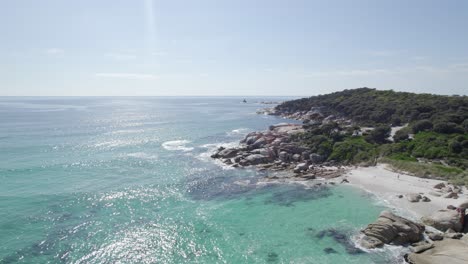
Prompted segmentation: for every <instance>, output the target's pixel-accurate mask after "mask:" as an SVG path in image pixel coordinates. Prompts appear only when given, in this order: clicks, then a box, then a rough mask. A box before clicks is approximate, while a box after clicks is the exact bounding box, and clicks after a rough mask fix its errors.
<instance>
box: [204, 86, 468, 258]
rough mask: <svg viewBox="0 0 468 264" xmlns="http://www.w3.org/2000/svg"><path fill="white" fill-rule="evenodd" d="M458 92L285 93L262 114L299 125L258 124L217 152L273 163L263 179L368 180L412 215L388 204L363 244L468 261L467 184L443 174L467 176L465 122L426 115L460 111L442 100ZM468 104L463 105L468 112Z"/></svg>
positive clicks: (254, 163) (256, 163) (243, 161)
mask: <svg viewBox="0 0 468 264" xmlns="http://www.w3.org/2000/svg"><path fill="white" fill-rule="evenodd" d="M402 98H406V99H402ZM423 99H424V100H425V101H423ZM449 99H450V98H449ZM379 100H380V101H379ZM431 100H432V101H431ZM450 100H452V99H450ZM457 100H458V101H460V102H459V104H458V105H461V106H463V105H467V106H468V104H467V100H466V98H461V99H460V98H454V99H453V100H452V101H447V97H440V96H433V97H430V100H428V97H426V96H420V95H416V94H408V93H395V92H393V91H391V92H389V91H376V90H375V89H368V88H362V89H356V90H345V91H343V92H338V93H333V94H329V95H323V96H316V97H311V98H304V99H299V100H294V101H288V102H284V103H282V104H280V105H278V106H276V107H273V108H267V109H262V110H259V111H258V112H257V113H258V114H267V115H275V116H281V117H283V118H285V119H294V120H300V121H302V124H297V123H294V124H292V123H280V124H277V125H272V126H270V127H269V128H268V129H267V130H265V131H260V132H251V133H249V134H247V135H246V136H245V137H244V138H243V139H242V140H241V141H240V142H239V145H238V146H237V147H234V148H223V147H220V148H219V149H217V151H216V152H215V153H213V155H212V156H211V157H212V158H214V159H219V160H220V161H222V162H223V163H224V164H226V165H229V166H232V167H236V168H241V167H253V168H256V169H258V170H266V171H267V172H268V173H266V176H265V179H264V181H310V182H311V183H314V184H315V185H320V184H322V183H323V181H318V180H317V179H320V180H325V183H329V184H337V183H350V184H352V185H355V186H358V187H361V188H364V189H365V190H368V191H370V192H372V193H373V194H375V195H376V196H378V197H380V198H381V199H383V200H385V201H388V202H389V203H390V205H392V206H393V207H395V208H396V209H397V211H402V212H408V214H407V215H408V217H407V218H404V217H401V216H398V215H396V214H394V213H392V212H388V211H384V212H382V213H381V215H380V216H379V217H378V219H377V220H376V221H375V222H374V223H372V224H369V226H367V227H366V228H365V229H363V230H362V234H363V238H362V239H361V240H360V246H361V247H363V248H367V249H374V248H378V247H382V246H384V245H386V244H392V245H401V246H404V247H406V248H409V249H410V250H411V253H409V254H407V255H406V256H405V260H406V261H407V262H409V263H413V264H426V263H468V234H466V232H467V231H468V228H467V226H468V225H467V224H465V223H467V221H468V219H467V218H468V217H467V216H466V214H465V211H466V208H467V207H468V202H464V201H468V196H467V195H466V192H467V191H466V188H465V187H464V186H460V185H457V184H449V183H448V182H447V181H446V180H440V179H441V178H444V179H447V178H450V177H453V178H455V177H458V178H457V180H460V181H459V182H463V181H465V182H467V181H466V178H467V176H466V171H464V169H463V168H464V166H466V165H464V164H466V158H464V157H466V156H465V155H464V153H465V152H466V153H468V152H467V150H468V140H467V134H466V133H464V132H463V128H460V126H462V123H463V121H464V120H461V121H459V120H458V121H456V122H457V123H453V125H452V124H451V126H453V127H452V128H453V129H452V128H447V127H444V128H441V127H442V126H439V127H435V123H434V124H431V122H433V121H432V119H429V118H433V119H434V120H435V121H434V122H439V121H440V120H442V119H444V118H447V116H450V115H452V112H453V109H449V110H447V109H446V106H444V104H451V103H453V101H457ZM406 101H408V102H406ZM389 102H390V103H389ZM415 103H416V104H415ZM418 103H420V105H419V106H417V107H415V105H418ZM423 104H428V105H427V107H426V106H425V107H421V105H423ZM430 104H432V105H430ZM352 107H356V108H359V109H352ZM405 108H406V109H405ZM411 109H412V110H411ZM460 109H465V108H463V107H462V108H460ZM467 109H468V108H467ZM363 110H364V112H362V111H363ZM410 110H411V111H412V112H411V111H410ZM465 110H466V109H465ZM465 110H458V112H457V113H458V114H461V115H462V116H468V114H467V113H466V111H465ZM366 111H367V112H366ZM421 112H424V113H423V114H421ZM389 113H390V115H389ZM391 113H393V115H391ZM407 113H408V114H411V115H412V116H409V115H407ZM417 113H419V116H418V115H417ZM421 119H423V120H421ZM465 120H466V118H465ZM404 123H406V124H405V125H402V124H404ZM465 123H466V122H465ZM458 124H459V125H458ZM457 126H458V127H457ZM465 130H466V128H465ZM427 131H430V132H427ZM447 135H448V136H447ZM464 140H465V141H464ZM465 145H466V146H465ZM447 148H448V150H449V152H447V151H446V149H447ZM413 150H418V151H419V152H416V151H413ZM425 150H428V151H429V150H430V151H432V152H427V153H424V151H425ZM437 151H439V152H437ZM434 153H437V154H434ZM439 153H440V154H439ZM444 153H447V154H444ZM443 155H446V156H443ZM448 155H450V156H451V158H450V159H448V158H447V156H448ZM387 157H390V158H387ZM379 161H384V162H386V163H388V164H389V165H382V164H378V162H379ZM392 161H395V162H399V163H398V165H401V164H400V163H403V165H405V166H395V163H392ZM408 164H410V165H411V166H406V165H408ZM369 165H370V166H373V167H368V166H369ZM376 165H377V166H376ZM460 168H461V169H460ZM408 171H411V172H408ZM446 172H450V173H448V174H445V173H446ZM444 174H445V175H444ZM414 176H420V177H421V176H422V177H425V178H436V179H434V180H432V179H421V178H417V177H414ZM437 178H438V179H437ZM457 201H461V202H457ZM454 204H455V205H454Z"/></svg>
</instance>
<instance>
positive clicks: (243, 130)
mask: <svg viewBox="0 0 468 264" xmlns="http://www.w3.org/2000/svg"><path fill="white" fill-rule="evenodd" d="M248 131H249V129H248V128H245V127H241V128H237V129H233V130H231V131H230V132H227V135H228V136H235V135H243V134H245V133H247V132H248Z"/></svg>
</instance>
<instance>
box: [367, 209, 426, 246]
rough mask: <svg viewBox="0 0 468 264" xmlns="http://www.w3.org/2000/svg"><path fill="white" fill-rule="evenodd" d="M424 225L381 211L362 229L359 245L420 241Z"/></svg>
mask: <svg viewBox="0 0 468 264" xmlns="http://www.w3.org/2000/svg"><path fill="white" fill-rule="evenodd" d="M423 232H424V225H421V224H419V223H415V222H413V221H410V220H408V219H405V218H403V217H400V216H397V215H394V214H393V213H391V212H388V211H383V212H382V213H381V214H380V216H379V217H378V218H377V221H375V222H374V223H372V224H369V225H368V226H367V227H366V228H365V229H364V230H363V231H362V233H364V235H365V237H364V238H363V239H362V241H361V245H362V246H363V247H365V248H376V247H381V246H383V245H384V244H396V245H402V244H406V243H414V242H418V241H421V239H422V234H423Z"/></svg>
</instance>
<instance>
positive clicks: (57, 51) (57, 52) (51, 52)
mask: <svg viewBox="0 0 468 264" xmlns="http://www.w3.org/2000/svg"><path fill="white" fill-rule="evenodd" d="M46 53H47V54H49V55H62V54H64V53H65V50H63V49H59V48H50V49H47V50H46Z"/></svg>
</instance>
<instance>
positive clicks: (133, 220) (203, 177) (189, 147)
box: [0, 97, 396, 263]
mask: <svg viewBox="0 0 468 264" xmlns="http://www.w3.org/2000/svg"><path fill="white" fill-rule="evenodd" d="M257 100H259V101H261V100H268V99H266V98H259V99H256V98H248V101H249V103H247V104H242V103H240V101H241V98H21V97H18V98H0V149H1V151H0V181H1V184H0V263H345V262H346V263H391V262H396V260H395V257H394V256H393V254H392V252H391V251H388V250H383V251H378V252H372V253H365V252H362V251H360V250H359V249H357V248H355V247H354V243H353V240H352V237H353V236H354V235H356V234H358V232H359V229H360V228H362V227H364V226H365V225H366V224H368V223H369V222H371V221H373V220H375V218H376V217H377V215H378V214H379V212H380V211H381V210H382V209H383V208H382V207H381V206H378V205H376V204H375V201H374V200H373V198H372V197H369V196H368V195H367V194H366V193H363V192H361V191H360V190H356V189H353V188H351V187H347V186H338V187H333V188H327V187H321V188H318V187H317V188H312V189H310V188H309V189H308V188H305V187H304V186H301V185H295V184H283V185H261V184H256V182H257V180H258V179H259V178H260V177H262V173H260V172H256V171H254V170H249V169H226V168H225V167H222V166H220V165H219V164H217V163H216V162H214V161H213V160H211V159H210V158H209V154H210V152H211V151H213V150H214V149H215V148H216V147H217V146H219V145H220V144H234V143H235V142H238V140H239V139H241V138H242V137H243V136H244V135H245V134H246V133H248V132H249V131H254V130H263V129H265V128H267V127H268V126H269V125H271V124H274V123H278V122H283V121H284V120H282V119H278V118H276V117H272V116H263V115H256V114H255V110H256V109H258V108H261V107H263V106H262V105H260V104H257V103H255V101H257ZM274 100H278V99H277V98H274ZM292 122H293V121H292ZM263 173H264V172H263Z"/></svg>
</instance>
